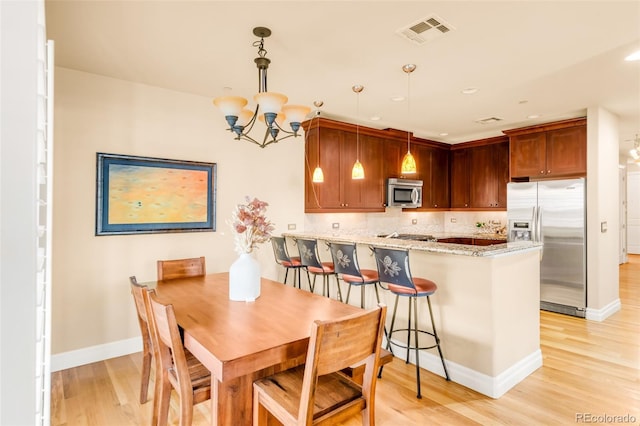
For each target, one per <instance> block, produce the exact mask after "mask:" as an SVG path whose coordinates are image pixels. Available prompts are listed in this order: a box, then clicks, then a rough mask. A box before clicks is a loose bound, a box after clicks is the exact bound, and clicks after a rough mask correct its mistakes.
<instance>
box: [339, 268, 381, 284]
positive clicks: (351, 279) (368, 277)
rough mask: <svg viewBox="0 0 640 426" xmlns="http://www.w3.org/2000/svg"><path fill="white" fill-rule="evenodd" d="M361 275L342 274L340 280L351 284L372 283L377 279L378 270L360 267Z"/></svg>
mask: <svg viewBox="0 0 640 426" xmlns="http://www.w3.org/2000/svg"><path fill="white" fill-rule="evenodd" d="M360 273H361V274H362V277H358V276H356V275H347V274H342V281H344V282H346V283H348V284H352V285H363V284H373V283H377V282H378V281H379V279H380V278H379V277H378V271H374V270H373V269H360Z"/></svg>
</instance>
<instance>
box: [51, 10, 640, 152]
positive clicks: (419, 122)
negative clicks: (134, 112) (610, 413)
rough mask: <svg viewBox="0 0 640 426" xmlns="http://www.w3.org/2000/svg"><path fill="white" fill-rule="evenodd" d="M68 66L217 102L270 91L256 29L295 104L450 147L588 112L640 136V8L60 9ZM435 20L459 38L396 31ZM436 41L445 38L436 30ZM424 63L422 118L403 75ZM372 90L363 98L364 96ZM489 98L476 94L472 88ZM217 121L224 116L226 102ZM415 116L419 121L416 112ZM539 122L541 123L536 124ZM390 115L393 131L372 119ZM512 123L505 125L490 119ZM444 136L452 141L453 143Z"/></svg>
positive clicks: (54, 29)
mask: <svg viewBox="0 0 640 426" xmlns="http://www.w3.org/2000/svg"><path fill="white" fill-rule="evenodd" d="M45 5H46V19H47V21H46V25H47V33H48V38H50V39H53V40H55V43H56V44H55V46H56V47H55V48H56V58H55V61H56V64H57V65H58V66H62V67H67V68H72V69H76V70H81V71H86V72H91V73H96V74H101V75H105V76H108V77H114V78H118V79H125V80H131V81H136V82H141V83H145V84H149V85H154V86H160V87H164V88H168V89H173V90H178V91H182V92H189V93H194V94H198V95H203V96H207V97H210V98H212V99H213V98H214V97H216V96H219V95H221V94H224V93H226V92H228V89H225V88H232V93H233V94H237V95H240V96H244V97H246V98H249V99H251V98H252V96H253V94H254V93H255V92H256V91H257V88H258V78H257V70H256V68H255V64H254V62H253V59H254V58H255V57H256V56H257V49H256V48H255V47H254V46H253V43H254V42H255V41H256V40H257V38H256V37H255V36H254V35H253V33H252V30H253V28H254V27H256V26H265V27H268V28H270V29H271V30H272V32H273V34H272V35H271V37H269V38H267V39H265V48H266V50H267V51H268V54H267V57H268V58H269V59H271V61H272V63H271V66H270V68H269V76H268V77H269V81H268V89H269V90H270V91H276V92H282V93H285V94H287V95H288V96H289V103H294V104H299V103H302V104H307V105H309V106H312V104H313V101H314V100H322V101H324V106H323V108H322V114H323V115H324V116H328V117H334V118H337V119H341V120H348V121H356V120H357V121H359V122H360V123H361V124H363V125H367V126H370V127H377V128H387V127H392V128H396V129H401V130H410V131H412V132H414V134H415V135H416V136H418V137H424V138H428V139H432V140H438V141H442V142H447V143H459V142H465V141H469V140H474V139H479V138H484V137H491V136H496V135H500V134H501V130H503V129H512V128H517V127H522V126H528V125H532V124H536V123H542V122H550V121H556V120H559V119H564V118H571V117H577V116H584V115H586V109H587V108H589V107H594V106H601V107H603V108H605V109H607V110H609V111H610V112H612V113H614V114H615V115H617V116H618V117H619V119H620V124H621V134H620V139H621V140H620V143H621V148H620V150H621V153H626V152H627V151H628V150H629V149H630V148H631V147H632V146H633V142H632V140H633V138H634V137H635V135H636V134H637V133H640V61H636V62H625V61H624V60H623V59H624V57H625V56H626V55H628V54H630V53H632V52H633V51H636V50H640V1H638V0H632V1H606V0H603V1H590V2H588V1H572V0H565V1H493V2H488V1H479V0H476V1H407V2H401V1H279V2H276V1H238V0H235V1H182V0H180V1H160V0H157V1H148V0H147V1H132V0H129V1H112V0H104V1H88V0H84V1H68V0H47V1H46V2H45ZM432 14H435V15H437V16H439V17H440V18H441V19H443V20H444V21H445V22H446V23H448V24H449V25H450V26H452V27H453V28H454V29H453V30H452V31H450V32H449V33H447V34H445V35H443V36H442V37H439V38H437V39H434V40H431V41H427V42H426V43H424V44H422V45H417V44H414V43H412V42H410V41H408V40H406V39H404V38H402V37H401V36H399V35H398V34H397V33H396V30H398V29H400V28H403V27H406V26H408V25H410V24H413V23H415V22H416V21H418V20H420V19H422V18H424V17H427V16H429V15H432ZM430 31H431V30H430ZM406 63H415V64H416V65H417V69H416V71H415V72H414V73H413V74H412V75H411V96H410V102H409V104H410V109H409V108H408V105H407V102H406V101H403V102H398V101H392V100H391V98H392V97H395V96H404V95H406V94H407V86H408V85H407V83H408V81H407V76H406V74H405V73H404V72H403V71H402V69H401V68H402V65H404V64H406ZM354 84H362V85H364V86H365V89H364V91H363V92H362V93H361V94H360V100H359V114H358V113H357V110H358V107H357V105H358V101H357V97H356V95H355V94H354V93H353V92H352V90H351V86H353V85H354ZM469 87H474V88H477V89H478V92H477V93H476V94H473V95H464V94H462V93H461V90H462V89H465V88H469ZM211 109H212V115H211V119H212V120H223V117H222V116H221V114H220V115H219V112H218V111H217V110H216V108H215V107H214V106H213V105H212V106H211ZM408 111H410V114H408ZM532 114H538V115H540V117H539V118H537V119H528V118H527V117H528V116H529V115H532ZM372 116H379V117H380V120H379V121H371V120H370V117H372ZM488 117H499V118H502V119H503V121H500V122H498V123H495V124H479V123H477V122H476V121H477V120H479V119H484V118H488ZM442 133H448V135H446V136H444V135H442Z"/></svg>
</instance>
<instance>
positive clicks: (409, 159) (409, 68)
mask: <svg viewBox="0 0 640 426" xmlns="http://www.w3.org/2000/svg"><path fill="white" fill-rule="evenodd" d="M415 69H416V66H415V65H414V64H406V65H404V66H403V67H402V71H404V72H405V73H406V74H407V118H408V119H409V120H410V119H411V101H410V98H411V73H412V72H413V71H415ZM416 172H417V167H416V160H415V158H413V155H412V154H411V133H409V132H407V153H406V154H405V156H404V158H403V159H402V165H401V166H400V173H401V174H403V175H412V174H415V173H416Z"/></svg>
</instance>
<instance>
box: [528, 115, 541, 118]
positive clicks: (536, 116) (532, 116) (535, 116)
mask: <svg viewBox="0 0 640 426" xmlns="http://www.w3.org/2000/svg"><path fill="white" fill-rule="evenodd" d="M538 117H540V114H531V115H527V118H538Z"/></svg>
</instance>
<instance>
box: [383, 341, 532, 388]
mask: <svg viewBox="0 0 640 426" xmlns="http://www.w3.org/2000/svg"><path fill="white" fill-rule="evenodd" d="M394 340H395V339H394ZM393 353H394V354H395V356H396V357H398V358H400V359H401V360H404V359H406V350H405V349H402V348H397V347H395V346H393ZM409 362H410V363H412V364H415V355H414V353H413V351H412V352H411V355H410V356H409ZM445 362H446V364H447V370H448V372H449V378H450V379H451V381H453V382H455V383H458V384H461V385H463V386H466V387H468V388H469V389H473V390H474V391H476V392H479V393H481V394H483V395H486V396H489V397H491V398H500V397H501V396H502V395H504V394H505V393H507V391H509V390H510V389H511V388H512V387H514V386H515V385H517V384H518V383H520V382H521V381H522V380H523V379H524V378H526V377H527V376H528V375H530V374H531V373H533V372H534V371H536V370H537V369H538V368H540V367H542V351H541V350H540V349H538V350H536V351H535V352H533V353H531V354H530V355H528V356H526V357H524V358H523V359H521V360H520V361H518V362H517V363H515V364H514V365H512V366H511V367H509V368H508V369H507V370H505V371H503V372H502V373H500V374H499V375H497V376H493V377H492V376H487V375H486V374H483V373H480V372H478V371H475V370H472V369H470V368H468V367H465V366H463V365H460V364H456V363H455V362H451V361H447V360H445ZM420 368H424V369H425V370H429V371H430V372H432V373H434V374H437V375H439V376H441V377H445V374H444V369H443V368H442V362H441V361H440V357H439V356H438V355H437V354H433V353H430V352H425V351H420ZM383 377H384V376H383Z"/></svg>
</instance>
